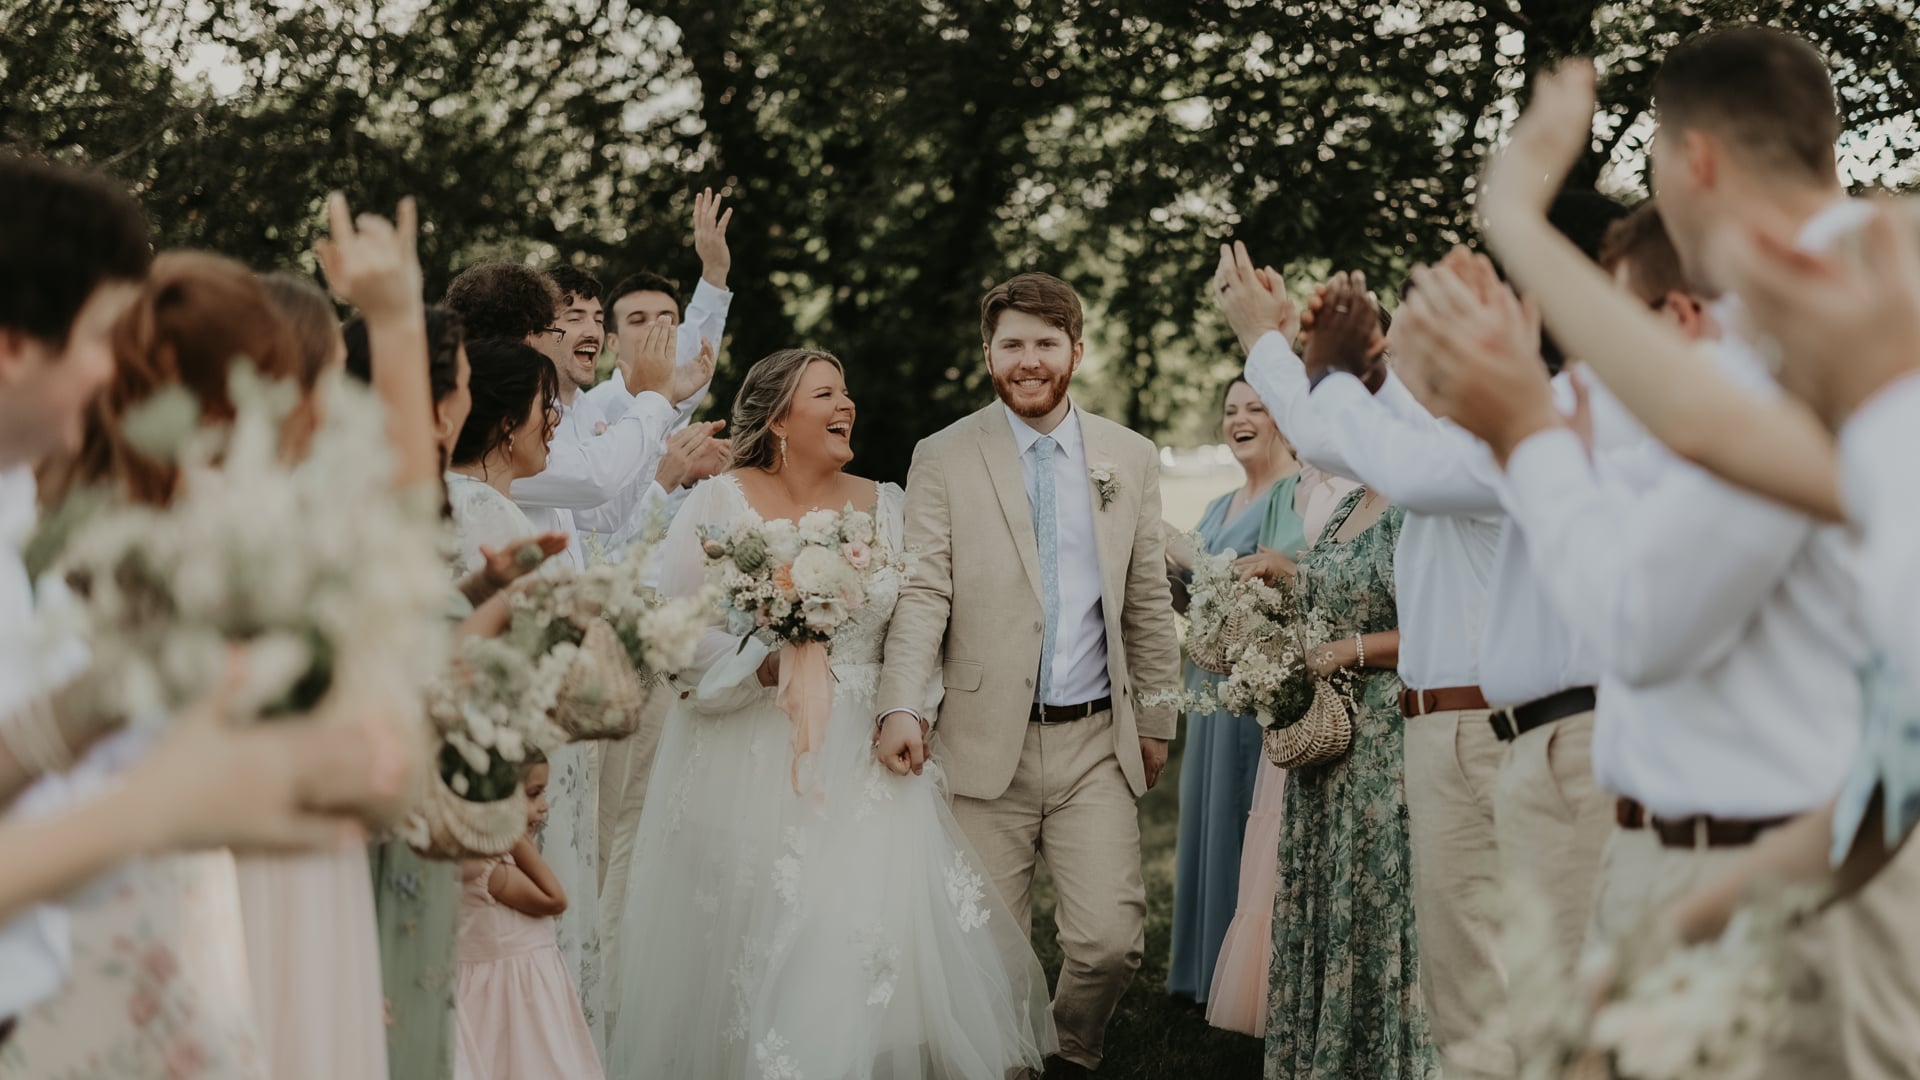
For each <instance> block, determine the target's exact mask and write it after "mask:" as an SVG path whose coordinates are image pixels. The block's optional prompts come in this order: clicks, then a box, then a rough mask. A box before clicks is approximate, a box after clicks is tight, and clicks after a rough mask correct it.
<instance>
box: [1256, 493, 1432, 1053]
mask: <svg viewBox="0 0 1920 1080" xmlns="http://www.w3.org/2000/svg"><path fill="white" fill-rule="evenodd" d="M1400 519H1401V512H1400V511H1399V510H1398V509H1397V508H1393V507H1389V506H1387V505H1386V500H1385V498H1384V497H1383V496H1379V495H1376V494H1374V493H1372V492H1370V491H1369V490H1368V489H1366V488H1359V489H1357V490H1355V491H1353V492H1352V493H1350V494H1349V495H1348V496H1347V497H1346V498H1345V499H1344V500H1342V501H1341V503H1340V506H1339V508H1338V509H1336V510H1335V511H1334V513H1333V516H1332V517H1331V518H1330V519H1329V520H1328V522H1327V526H1326V529H1325V530H1324V531H1323V532H1322V533H1321V535H1320V539H1319V541H1318V542H1317V543H1315V544H1314V546H1313V547H1312V548H1311V549H1310V550H1309V551H1308V552H1307V554H1306V555H1305V556H1303V557H1302V558H1301V560H1300V563H1299V566H1298V568H1297V569H1296V571H1295V584H1296V586H1297V587H1298V588H1299V589H1300V595H1301V597H1302V600H1303V602H1304V604H1305V606H1306V607H1307V609H1308V610H1311V611H1314V612H1317V613H1318V614H1319V615H1320V616H1321V617H1322V618H1323V619H1324V620H1325V622H1326V627H1327V630H1328V633H1327V635H1326V636H1327V637H1328V639H1329V640H1327V641H1325V642H1316V643H1313V647H1312V648H1311V649H1309V653H1310V654H1311V659H1312V662H1313V664H1314V667H1315V670H1316V671H1320V672H1323V673H1324V672H1327V671H1331V670H1333V669H1335V668H1349V669H1353V670H1354V671H1355V674H1356V675H1357V678H1358V685H1357V686H1356V687H1355V688H1354V692H1353V694H1352V700H1353V702H1354V707H1353V708H1352V710H1351V712H1352V715H1353V743H1352V746H1351V748H1350V749H1349V751H1348V752H1347V754H1346V756H1344V757H1342V758H1340V759H1339V760H1337V761H1332V762H1328V763H1325V764H1321V765H1312V766H1307V767H1305V768H1298V769H1292V770H1289V771H1288V773H1287V790H1286V814H1285V825H1284V827H1283V829H1282V831H1281V838H1280V875H1279V877H1280V886H1279V891H1278V893H1277V894H1276V896H1275V899H1274V918H1273V968H1272V971H1271V973H1270V974H1271V983H1272V985H1271V988H1270V992H1269V995H1268V1008H1269V1013H1268V1018H1267V1047H1266V1075H1267V1078H1268V1080H1308V1078H1313V1080H1341V1078H1348V1080H1429V1078H1437V1077H1438V1076H1439V1075H1440V1068H1439V1061H1438V1056H1437V1055H1436V1053H1435V1051H1434V1046H1433V1035H1432V1032H1431V1030H1430V1029H1429V1027H1428V1022H1427V1016H1426V1011H1425V1005H1424V1003H1423V1001H1422V999H1421V996H1420V960H1419V948H1418V944H1417V940H1416V938H1415V936H1414V926H1413V897H1412V879H1411V874H1410V866H1409V863H1410V857H1409V852H1408V837H1407V803H1406V795H1405V791H1404V787H1403V767H1402V739H1401V736H1402V730H1401V718H1400V711H1399V707H1398V702H1399V693H1400V679H1399V677H1398V676H1396V675H1395V674H1394V672H1393V668H1394V666H1395V664H1396V663H1397V662H1398V659H1399V645H1400V635H1399V631H1398V629H1397V625H1398V621H1399V620H1398V618H1397V615H1396V613H1395V609H1394V594H1393V550H1394V545H1395V544H1396V543H1397V542H1398V540H1399V537H1400ZM1356 636H1359V640H1356ZM1362 652H1364V654H1365V657H1364V660H1365V662H1364V664H1362V663H1361V659H1362V657H1361V653H1362ZM1293 689H1294V691H1295V692H1294V693H1293V695H1292V697H1293V700H1292V701H1289V702H1286V703H1284V707H1283V708H1282V709H1281V710H1280V719H1281V721H1282V722H1283V723H1288V722H1293V721H1296V720H1298V719H1299V718H1300V717H1301V716H1303V715H1304V714H1305V713H1306V710H1307V706H1308V703H1309V702H1310V700H1311V698H1312V687H1311V681H1310V680H1309V679H1307V678H1304V677H1303V678H1301V679H1300V680H1299V681H1298V683H1297V684H1296V686H1295V687H1294V688H1293Z"/></svg>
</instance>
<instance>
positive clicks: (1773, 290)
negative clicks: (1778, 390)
mask: <svg viewBox="0 0 1920 1080" xmlns="http://www.w3.org/2000/svg"><path fill="white" fill-rule="evenodd" d="M1916 231H1917V230H1916V221H1915V218H1914V217H1913V216H1912V215H1911V214H1910V213H1909V212H1908V210H1907V209H1905V208H1903V207H1901V206H1900V205H1899V204H1897V203H1894V202H1891V201H1887V202H1883V203H1882V204H1881V205H1880V206H1878V207H1877V208H1876V212H1875V214H1874V216H1873V218H1872V219H1871V220H1870V221H1868V222H1867V223H1866V225H1864V226H1863V227H1862V228H1861V230H1860V231H1859V232H1858V233H1857V234H1854V235H1851V236H1849V237H1848V238H1847V239H1846V241H1844V242H1843V244H1844V246H1843V248H1842V250H1841V251H1840V252H1838V253H1835V254H1830V255H1817V254H1813V253H1810V252H1806V251H1802V250H1800V249H1799V248H1798V247H1797V246H1796V245H1795V244H1793V243H1792V242H1791V241H1790V240H1783V239H1781V238H1778V237H1774V236H1772V235H1770V234H1768V233H1765V232H1762V231H1760V230H1758V229H1755V230H1752V231H1746V230H1741V231H1739V232H1735V233H1733V234H1732V236H1731V237H1730V241H1731V243H1732V244H1733V245H1734V248H1735V249H1734V250H1733V251H1732V252H1731V253H1730V254H1731V256H1732V257H1730V258H1728V259H1727V260H1725V265H1727V266H1729V267H1732V268H1734V272H1735V274H1736V275H1737V276H1736V278H1735V281H1734V286H1735V289H1736V290H1737V291H1738V292H1739V294H1740V295H1741V297H1742V298H1743V299H1744V300H1745V301H1746V308H1747V312H1748V317H1749V318H1751V319H1752V320H1753V322H1754V324H1755V325H1756V326H1757V327H1759V329H1760V330H1761V331H1762V332H1764V333H1765V334H1766V335H1767V336H1768V337H1770V338H1772V339H1773V341H1774V342H1775V344H1777V345H1778V347H1779V349H1780V353H1781V361H1782V368H1781V372H1780V379H1781V383H1782V384H1783V385H1784V386H1785V387H1786V388H1787V389H1788V390H1789V391H1791V392H1792V393H1793V394H1795V395H1796V396H1798V397H1799V398H1801V399H1802V400H1803V401H1805V402H1806V403H1807V404H1808V406H1810V407H1811V408H1812V409H1813V411H1814V412H1815V413H1816V414H1818V415H1819V416H1820V418H1821V420H1822V421H1823V422H1825V423H1826V425H1827V426H1828V427H1829V428H1832V429H1837V428H1838V427H1839V426H1840V424H1842V423H1844V422H1845V421H1846V418H1847V417H1848V416H1850V415H1852V414H1853V411H1854V410H1855V409H1857V408H1859V407H1860V405H1861V403H1863V402H1865V401H1866V400H1867V399H1868V398H1870V397H1872V396H1873V395H1874V394H1875V393H1877V392H1878V391H1879V390H1880V389H1881V388H1882V387H1884V386H1886V385H1887V384H1888V383H1890V382H1892V381H1893V380H1895V379H1897V378H1899V377H1901V376H1902V375H1905V374H1908V373H1910V372H1913V371H1915V370H1920V236H1916Z"/></svg>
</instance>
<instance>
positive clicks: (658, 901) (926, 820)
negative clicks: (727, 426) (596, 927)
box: [608, 476, 1055, 1080]
mask: <svg viewBox="0 0 1920 1080" xmlns="http://www.w3.org/2000/svg"><path fill="white" fill-rule="evenodd" d="M903 500H904V494H903V492H902V491H901V490H900V489H899V488H898V487H895V486H893V485H884V486H882V487H881V489H880V492H879V504H878V508H877V509H876V511H875V514H874V517H875V520H876V525H877V530H878V533H879V541H880V542H879V544H876V545H875V546H876V549H880V550H879V551H878V552H877V555H876V565H881V563H882V559H881V557H880V556H881V555H883V554H884V552H885V551H898V550H899V547H900V536H901V509H902V503H903ZM742 517H745V518H746V519H747V520H749V521H752V522H755V523H757V522H758V521H759V518H758V515H756V514H755V513H754V511H753V509H752V507H751V506H749V505H748V503H747V501H746V498H745V496H744V494H743V493H742V492H741V489H740V486H739V484H738V483H737V482H736V481H735V480H733V479H732V478H731V477H725V476H723V477H720V478H717V479H715V480H712V481H709V482H707V483H705V484H703V485H702V486H701V487H700V488H699V489H698V490H696V491H695V492H694V493H693V495H692V496H691V497H689V499H688V500H687V503H686V505H685V507H684V508H683V509H682V510H681V512H680V514H679V516H678V517H677V518H676V519H675V521H674V524H673V528H672V530H671V531H670V532H669V534H668V538H667V543H666V548H665V551H664V560H663V566H662V584H663V587H664V589H665V591H667V592H669V593H673V594H678V595H686V594H690V593H692V592H694V591H696V590H697V589H698V588H699V586H700V584H701V581H702V579H703V574H704V557H703V555H702V554H701V551H700V539H701V537H700V527H701V526H703V525H708V524H712V525H732V524H733V523H735V522H736V521H738V520H740V519H741V518H742ZM900 585H901V574H900V572H899V571H897V570H895V569H892V568H889V567H885V566H882V567H881V568H880V569H878V570H875V571H872V572H870V575H869V578H868V582H867V593H868V596H867V602H866V604H865V605H864V606H863V607H862V608H860V609H859V610H858V611H856V612H855V613H854V614H853V616H852V617H851V619H850V620H849V621H848V623H846V624H845V625H844V626H842V628H841V629H840V630H839V632H838V634H837V635H836V637H835V640H834V642H833V646H832V656H833V672H834V676H835V679H836V682H835V686H834V702H833V719H832V722H831V726H830V729H829V731H828V734H827V740H826V745H825V747H824V748H823V749H822V750H820V751H819V753H818V761H817V763H816V765H815V772H814V775H815V776H817V777H818V780H819V785H818V792H817V794H810V795H806V796H803V795H799V794H796V793H795V791H794V788H793V784H792V781H791V773H790V767H791V765H792V756H793V755H792V749H791V746H790V741H791V738H792V727H791V725H790V724H789V722H788V719H787V716H786V714H785V713H783V712H782V711H781V710H780V708H779V707H778V706H777V705H776V703H775V701H774V691H773V690H771V689H768V688H765V687H762V686H761V685H760V684H759V681H758V679H757V678H756V677H755V675H754V670H755V669H756V668H757V667H758V666H759V663H760V660H761V659H762V658H763V657H765V656H766V654H767V650H766V648H765V647H764V646H762V645H761V644H760V643H758V642H757V641H753V640H748V641H747V642H746V645H745V648H744V649H743V648H742V642H741V639H740V638H739V637H736V636H729V635H727V634H726V633H725V632H724V631H722V630H719V629H715V630H710V631H708V633H707V635H706V637H705V639H704V640H703V641H702V644H701V647H700V650H699V656H698V658H697V659H696V661H695V663H694V665H693V667H692V668H691V669H689V670H688V671H687V672H684V673H683V674H682V675H681V677H680V679H679V686H680V688H681V691H682V693H683V697H682V699H681V700H680V701H679V702H678V703H676V704H675V706H674V709H673V712H672V715H671V716H670V717H669V719H668V720H667V726H666V730H665V732H664V733H663V735H662V738H661V743H660V751H659V756H658V757H657V758H656V760H655V763H654V771H653V777H652V780H651V783H650V785H649V788H648V799H647V804H646V807H645V810H644V811H643V812H642V815H641V819H640V825H639V831H638V834H637V836H636V838H635V841H634V852H633V861H632V864H631V872H630V877H629V883H628V891H627V911H626V914H625V917H624V922H623V924H622V929H621V932H620V941H619V944H618V948H617V951H616V953H615V954H614V963H613V964H611V965H609V969H610V970H609V979H610V980H617V982H616V983H615V984H614V986H613V987H612V988H611V990H612V992H611V993H610V994H609V1000H610V1001H611V1002H613V1003H615V1004H616V1005H617V1009H616V1010H614V1011H612V1012H611V1015H610V1016H609V1018H608V1020H609V1024H610V1028H611V1031H610V1037H609V1048H608V1065H609V1068H608V1075H609V1076H610V1077H617V1078H621V1080H641V1078H656V1077H700V1078H703V1080H705V1078H714V1080H721V1078H752V1080H845V1078H868V1077H872V1078H880V1080H921V1078H925V1080H932V1078H950V1080H971V1078H976V1077H977V1078H982V1080H1001V1078H1002V1077H1003V1076H1004V1075H1005V1074H1006V1072H1007V1071H1008V1070H1009V1069H1013V1068H1018V1067H1021V1066H1038V1065H1039V1064H1040V1061H1041V1057H1042V1055H1043V1054H1044V1053H1046V1052H1050V1051H1051V1050H1052V1049H1053V1048H1054V1046H1055V1039H1054V1032H1053V1025H1052V1021H1051V1019H1050V1017H1049V1014H1048V1009H1047V990H1046V980H1045V977H1044V975H1043V974H1042V972H1041V970H1040V966H1039V964H1038V962H1037V961H1036V960H1035V959H1034V956H1033V951H1032V949H1031V947H1030V946H1029V945H1028V943H1027V941H1026V939H1025V938H1024V937H1023V936H1022V935H1021V933H1020V929H1019V927H1018V926H1016V925H1015V924H1014V921H1013V919H1012V917H1011V916H1010V915H1009V914H1008V912H1007V910H1006V908H1005V907H1004V905H1002V904H1001V902H1000V900H999V898H998V897H997V896H996V895H995V893H994V891H993V886H992V884H991V883H990V882H989V881H988V879H987V877H986V875H985V873H984V871H983V869H982V867H981V865H980V863H979V861H978V859H977V858H976V857H975V856H974V854H973V852H972V851H971V850H970V849H969V848H968V847H967V845H966V842H965V840H964V839H963V838H962V836H961V833H960V829H959V827H958V826H957V825H956V824H955V823H954V821H953V817H952V815H951V814H950V813H949V811H948V809H947V802H946V796H945V793H944V791H943V790H942V788H941V774H940V771H939V768H938V764H937V762H936V763H930V764H929V765H928V766H927V768H926V770H925V772H924V773H922V774H921V775H919V776H906V777H900V776H895V775H894V774H892V773H890V772H888V771H887V770H886V769H885V768H883V767H882V766H881V765H879V763H878V762H876V761H875V760H874V756H873V749H872V744H871V740H872V736H873V730H874V715H873V713H874V705H873V702H874V694H875V689H876V684H877V682H878V680H879V674H880V658H881V649H882V646H883V644H884V642H885V638H886V630H887V624H888V622H889V621H890V619H891V618H892V614H893V607H894V602H895V601H896V600H897V599H898V597H899V592H900ZM936 685H937V684H936Z"/></svg>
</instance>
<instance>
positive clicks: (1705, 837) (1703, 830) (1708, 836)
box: [1693, 814, 1713, 851]
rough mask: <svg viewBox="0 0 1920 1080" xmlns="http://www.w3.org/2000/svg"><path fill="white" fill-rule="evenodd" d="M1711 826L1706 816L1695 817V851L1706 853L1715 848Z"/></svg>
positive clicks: (1696, 815)
mask: <svg viewBox="0 0 1920 1080" xmlns="http://www.w3.org/2000/svg"><path fill="white" fill-rule="evenodd" d="M1711 824H1712V823H1711V822H1710V821H1708V819H1707V815H1705V814H1695V815H1694V816H1693V850H1695V851H1705V850H1707V849H1708V848H1710V847H1712V846H1713V834H1712V831H1711V829H1710V826H1711Z"/></svg>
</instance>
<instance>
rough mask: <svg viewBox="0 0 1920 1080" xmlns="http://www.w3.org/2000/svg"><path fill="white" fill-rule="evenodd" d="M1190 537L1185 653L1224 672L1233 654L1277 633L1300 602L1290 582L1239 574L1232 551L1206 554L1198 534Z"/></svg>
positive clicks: (1287, 621) (1291, 616)
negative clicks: (1282, 583)
mask: <svg viewBox="0 0 1920 1080" xmlns="http://www.w3.org/2000/svg"><path fill="white" fill-rule="evenodd" d="M1188 543H1189V544H1190V546H1191V549H1192V550H1193V552H1194V557H1193V572H1192V577H1191V580H1190V581H1189V582H1188V585H1187V597H1188V606H1187V637H1186V648H1187V655H1188V658H1189V659H1191V660H1193V661H1194V663H1195V664H1196V665H1198V666H1199V667H1201V668H1203V669H1206V670H1209V671H1214V672H1216V673H1224V672H1222V671H1221V669H1222V668H1226V667H1228V666H1230V665H1231V663H1232V660H1233V657H1234V656H1235V654H1237V653H1239V652H1241V651H1242V650H1244V649H1245V648H1247V647H1249V646H1251V645H1255V644H1258V643H1261V642H1266V641H1270V640H1272V639H1274V638H1276V637H1278V636H1280V634H1281V633H1282V631H1283V629H1284V628H1285V627H1286V626H1288V625H1289V624H1291V623H1292V621H1293V619H1294V615H1295V610H1296V608H1297V606H1298V605H1297V603H1296V600H1295V597H1294V595H1293V590H1292V588H1291V587H1285V586H1283V587H1279V588H1276V587H1274V586H1272V585H1269V584H1267V583H1266V582H1264V581H1261V580H1259V579H1257V578H1255V579H1248V580H1242V579H1241V577H1240V574H1239V572H1238V571H1236V570H1235V569H1234V566H1233V563H1234V557H1235V556H1234V552H1232V551H1230V550H1229V551H1225V552H1221V553H1220V554H1218V555H1214V554H1209V553H1208V552H1207V549H1206V544H1205V541H1204V540H1203V539H1202V538H1201V537H1200V536H1198V535H1197V534H1195V535H1192V536H1190V537H1189V540H1188Z"/></svg>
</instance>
